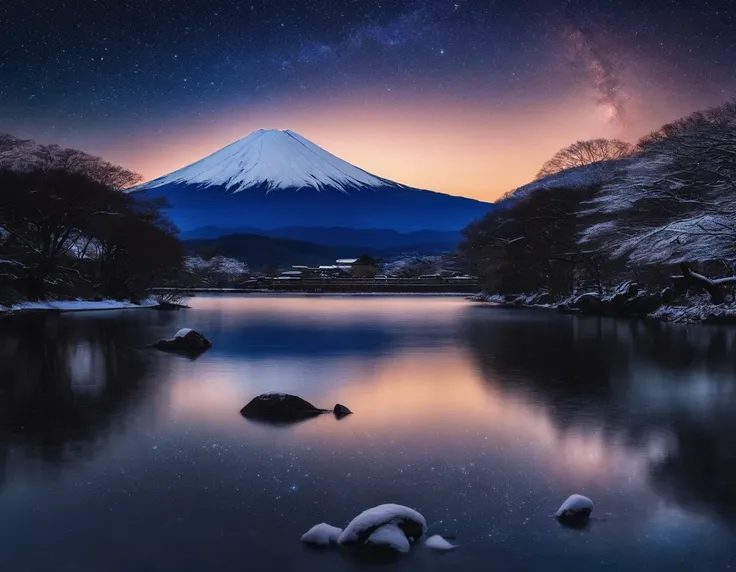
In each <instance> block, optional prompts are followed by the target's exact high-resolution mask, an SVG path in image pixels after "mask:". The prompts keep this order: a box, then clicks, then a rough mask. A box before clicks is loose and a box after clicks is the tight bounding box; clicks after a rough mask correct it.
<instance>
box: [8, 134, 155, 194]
mask: <svg viewBox="0 0 736 572" xmlns="http://www.w3.org/2000/svg"><path fill="white" fill-rule="evenodd" d="M0 169H9V170H13V171H21V172H30V171H64V172H67V173H77V174H82V175H84V176H85V177H87V178H89V179H91V180H93V181H96V182H98V183H101V184H103V185H106V186H108V187H110V188H112V189H115V190H123V189H126V188H128V187H132V186H133V185H135V184H136V183H138V182H140V180H141V179H142V177H141V175H139V174H138V173H135V172H133V171H130V170H128V169H125V168H124V167H121V166H119V165H115V164H113V163H110V162H109V161H105V160H104V159H102V158H100V157H96V156H94V155H89V154H88V153H85V152H83V151H79V150H78V149H69V148H64V147H60V146H59V145H39V144H37V143H35V142H34V141H31V140H23V139H18V138H17V137H14V136H13V135H8V134H6V133H0Z"/></svg>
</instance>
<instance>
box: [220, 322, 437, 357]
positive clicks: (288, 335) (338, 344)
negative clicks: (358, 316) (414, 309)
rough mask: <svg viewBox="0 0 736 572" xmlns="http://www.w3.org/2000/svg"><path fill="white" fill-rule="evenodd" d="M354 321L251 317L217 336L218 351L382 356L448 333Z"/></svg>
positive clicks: (419, 326)
mask: <svg viewBox="0 0 736 572" xmlns="http://www.w3.org/2000/svg"><path fill="white" fill-rule="evenodd" d="M368 318H369V317H366V319H365V320H364V321H362V322H361V321H357V320H356V321H355V322H352V323H346V324H341V323H313V322H310V321H308V320H304V321H301V322H300V321H298V320H296V319H293V318H292V319H290V320H288V321H283V322H280V321H278V320H273V319H272V320H258V319H253V320H249V322H248V323H247V325H245V326H240V327H238V328H236V329H233V330H232V331H229V332H228V334H227V335H226V336H219V335H217V337H216V338H215V340H213V341H216V342H217V343H216V344H215V351H216V352H218V353H227V354H233V355H242V354H243V351H244V348H247V354H248V357H249V358H251V359H253V358H255V359H258V358H273V357H320V356H335V355H345V354H350V355H370V356H375V355H381V354H385V353H388V352H390V351H391V350H392V348H395V347H396V346H397V345H398V344H399V343H400V342H401V343H406V342H407V340H412V339H414V340H415V341H417V342H418V341H421V343H422V344H428V343H429V344H431V343H432V342H435V343H438V342H439V341H440V340H442V339H445V338H446V337H447V336H448V333H447V331H446V330H445V329H443V328H434V329H433V328H432V327H431V324H414V323H412V324H404V325H403V327H402V328H397V327H396V325H395V324H390V323H382V322H379V321H371V320H370V319H368Z"/></svg>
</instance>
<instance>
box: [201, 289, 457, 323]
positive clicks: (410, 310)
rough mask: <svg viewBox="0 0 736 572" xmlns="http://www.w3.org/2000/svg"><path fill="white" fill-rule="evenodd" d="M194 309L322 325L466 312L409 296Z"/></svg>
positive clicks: (278, 299) (237, 301)
mask: <svg viewBox="0 0 736 572" xmlns="http://www.w3.org/2000/svg"><path fill="white" fill-rule="evenodd" d="M254 302H255V303H254ZM191 305H192V307H193V308H196V309H198V310H207V311H212V312H218V311H221V312H227V313H228V314H230V315H237V314H244V315H247V316H248V319H249V320H251V321H259V320H263V319H264V318H266V319H268V320H279V319H287V320H299V321H304V320H305V319H306V320H308V321H310V322H313V323H318V324H319V323H322V324H352V323H354V322H355V321H356V320H363V321H371V322H384V321H385V322H388V323H391V324H392V325H395V324H397V323H401V322H417V321H418V322H421V323H432V322H439V323H442V324H447V322H448V318H452V317H459V316H461V315H462V312H463V310H464V309H465V308H464V307H463V305H462V304H458V300H457V299H456V298H453V297H446V298H421V297H413V298H412V297H407V296H377V297H372V296H359V297H355V296H289V295H283V296H256V295H253V296H243V297H240V298H238V297H222V296H219V297H218V296H201V297H200V296H197V297H196V298H193V299H192V301H191Z"/></svg>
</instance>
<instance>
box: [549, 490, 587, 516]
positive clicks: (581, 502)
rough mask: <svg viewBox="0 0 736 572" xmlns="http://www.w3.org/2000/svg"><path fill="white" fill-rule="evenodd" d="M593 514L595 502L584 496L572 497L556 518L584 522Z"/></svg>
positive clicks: (564, 504) (556, 514)
mask: <svg viewBox="0 0 736 572" xmlns="http://www.w3.org/2000/svg"><path fill="white" fill-rule="evenodd" d="M591 512H593V501H592V500H590V499H589V498H588V497H584V496H583V495H570V496H569V497H568V498H567V500H566V501H565V502H563V503H562V506H560V508H559V509H557V512H556V513H555V516H556V517H557V518H558V519H560V520H583V519H587V518H588V517H589V516H590V513H591Z"/></svg>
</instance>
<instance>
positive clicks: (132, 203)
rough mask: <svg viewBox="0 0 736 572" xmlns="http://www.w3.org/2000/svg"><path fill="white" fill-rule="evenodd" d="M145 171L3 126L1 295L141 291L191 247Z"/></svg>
mask: <svg viewBox="0 0 736 572" xmlns="http://www.w3.org/2000/svg"><path fill="white" fill-rule="evenodd" d="M139 180H140V177H139V175H137V174H136V173H133V172H131V171H128V170H126V169H124V168H122V167H119V166H117V165H113V164H111V163H108V162H106V161H104V160H102V159H100V158H98V157H93V156H91V155H88V154H86V153H83V152H81V151H77V150H74V149H64V148H61V147H59V146H56V145H38V144H36V143H34V142H32V141H23V140H20V139H17V138H15V137H12V136H10V135H0V303H5V304H7V303H10V302H14V301H16V300H43V299H45V298H47V297H49V296H53V297H74V298H85V299H94V298H96V297H106V298H108V297H109V298H116V299H123V298H125V299H131V300H137V299H139V298H140V297H142V296H143V295H144V294H145V293H146V290H147V288H148V287H150V286H151V285H153V284H154V282H160V281H161V280H162V279H164V278H165V277H166V276H169V275H173V274H175V273H176V272H177V271H178V269H179V268H180V267H181V264H182V257H183V254H184V252H183V249H182V247H181V244H180V243H179V241H178V240H177V238H176V235H175V233H176V229H175V228H174V227H173V226H172V225H171V223H170V222H169V221H168V220H167V219H166V217H165V216H164V215H163V213H162V210H161V209H162V207H163V206H164V205H162V204H161V203H159V202H153V201H141V200H136V199H135V198H134V197H133V196H131V195H130V194H126V193H124V192H122V191H123V189H125V188H127V187H129V186H131V185H133V184H135V183H136V182H137V181H139Z"/></svg>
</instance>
